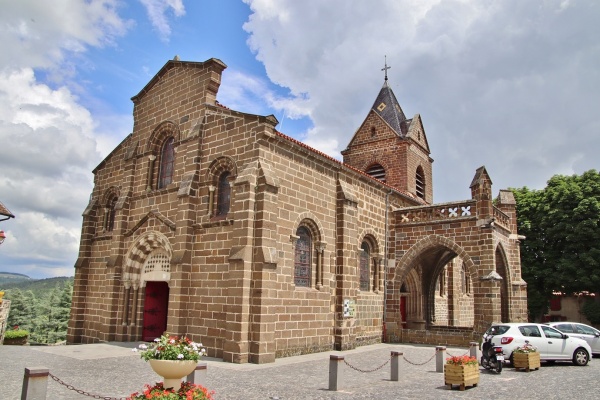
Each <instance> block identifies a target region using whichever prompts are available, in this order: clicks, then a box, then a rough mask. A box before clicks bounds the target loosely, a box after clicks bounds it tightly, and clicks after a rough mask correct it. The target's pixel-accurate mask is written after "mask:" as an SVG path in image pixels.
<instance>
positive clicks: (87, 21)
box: [0, 0, 131, 68]
mask: <svg viewBox="0 0 600 400" xmlns="http://www.w3.org/2000/svg"><path fill="white" fill-rule="evenodd" d="M118 4H119V2H118V1H117V0H92V1H86V0H53V1H37V0H19V1H5V2H3V4H2V13H1V14H0V37H2V51H1V52H0V65H1V66H4V67H6V66H11V67H14V68H21V67H29V68H54V67H56V66H57V65H59V64H62V63H69V61H70V60H68V59H67V57H66V55H67V54H68V55H69V56H73V55H75V54H77V53H81V52H83V51H85V49H86V47H88V46H104V45H107V44H111V43H113V41H114V39H115V38H116V37H118V36H121V35H123V34H124V33H125V32H126V31H127V29H128V28H129V27H130V26H131V21H125V20H123V19H121V18H120V17H119V16H118V14H117V6H118Z"/></svg>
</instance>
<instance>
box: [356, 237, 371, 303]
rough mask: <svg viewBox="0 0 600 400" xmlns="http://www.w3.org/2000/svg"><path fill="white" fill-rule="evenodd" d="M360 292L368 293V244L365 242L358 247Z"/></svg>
mask: <svg viewBox="0 0 600 400" xmlns="http://www.w3.org/2000/svg"><path fill="white" fill-rule="evenodd" d="M360 249H361V251H360V260H359V265H360V290H362V291H365V292H368V291H369V281H370V279H369V258H370V257H369V252H370V249H369V244H368V243H367V242H363V244H362V246H361V247H360Z"/></svg>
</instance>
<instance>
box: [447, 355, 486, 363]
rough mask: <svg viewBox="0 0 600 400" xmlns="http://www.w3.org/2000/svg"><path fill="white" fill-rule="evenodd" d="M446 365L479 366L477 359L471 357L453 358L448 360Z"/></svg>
mask: <svg viewBox="0 0 600 400" xmlns="http://www.w3.org/2000/svg"><path fill="white" fill-rule="evenodd" d="M446 364H452V365H479V362H478V361H477V358H475V357H471V356H466V355H465V356H453V357H448V358H446Z"/></svg>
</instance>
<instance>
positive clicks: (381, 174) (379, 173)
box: [366, 164, 385, 182]
mask: <svg viewBox="0 0 600 400" xmlns="http://www.w3.org/2000/svg"><path fill="white" fill-rule="evenodd" d="M366 172H367V175H371V176H372V177H373V178H375V179H379V180H380V181H382V182H385V169H384V168H383V167H382V166H381V165H380V164H373V165H371V166H370V167H369V168H368V169H367V171H366Z"/></svg>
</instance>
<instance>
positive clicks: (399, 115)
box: [371, 79, 411, 138]
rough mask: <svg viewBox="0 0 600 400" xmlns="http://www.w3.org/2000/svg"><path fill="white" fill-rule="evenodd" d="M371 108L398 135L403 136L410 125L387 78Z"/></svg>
mask: <svg viewBox="0 0 600 400" xmlns="http://www.w3.org/2000/svg"><path fill="white" fill-rule="evenodd" d="M371 110H372V111H373V112H374V113H376V114H377V115H379V116H380V117H381V118H382V119H383V120H384V121H385V122H386V123H387V124H388V125H389V126H390V127H391V128H392V129H393V130H394V131H395V132H396V133H397V134H398V136H400V137H402V138H403V137H404V136H405V135H406V132H407V130H408V127H409V126H410V122H411V120H407V119H406V116H405V115H404V111H402V107H400V103H399V102H398V100H397V99H396V96H395V95H394V92H393V91H392V88H391V87H390V85H389V84H388V81H387V79H386V80H385V82H384V83H383V86H382V87H381V90H380V91H379V94H378V95H377V98H376V99H375V102H374V103H373V107H371Z"/></svg>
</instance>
